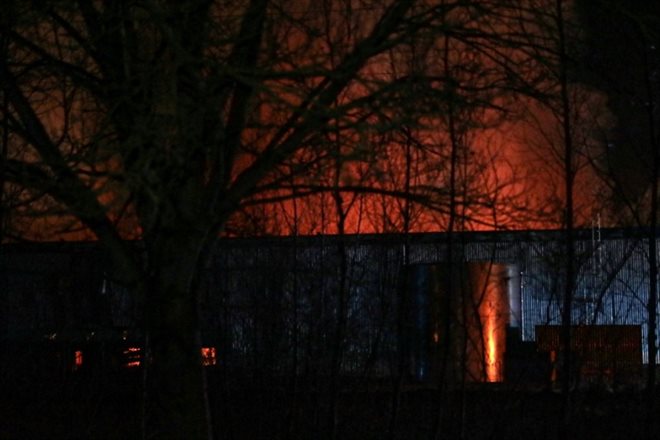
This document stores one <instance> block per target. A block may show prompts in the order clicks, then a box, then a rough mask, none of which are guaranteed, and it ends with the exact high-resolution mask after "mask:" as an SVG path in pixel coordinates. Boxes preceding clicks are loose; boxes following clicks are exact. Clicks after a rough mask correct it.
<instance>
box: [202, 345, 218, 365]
mask: <svg viewBox="0 0 660 440" xmlns="http://www.w3.org/2000/svg"><path fill="white" fill-rule="evenodd" d="M217 363H218V359H217V357H216V351H215V347H202V365H204V366H205V367H208V366H211V365H216V364H217Z"/></svg>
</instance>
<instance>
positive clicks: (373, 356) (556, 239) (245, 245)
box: [0, 228, 649, 383]
mask: <svg viewBox="0 0 660 440" xmlns="http://www.w3.org/2000/svg"><path fill="white" fill-rule="evenodd" d="M562 240H563V235H562V232H561V231H511V232H464V233H456V234H452V235H451V236H449V235H447V234H442V233H437V234H398V235H397V234H390V235H351V236H343V237H340V236H313V237H271V238H263V237H262V238H249V239H248V238H245V239H220V240H219V241H218V244H217V247H216V249H215V252H214V254H213V256H212V259H211V262H210V264H209V265H208V267H207V269H206V271H205V273H204V277H203V282H202V283H201V286H200V288H201V289H202V292H201V298H202V304H201V314H202V322H203V345H204V347H205V352H204V354H205V359H206V360H205V363H206V364H207V365H224V366H225V367H227V368H229V369H233V370H240V371H261V372H265V373H268V374H273V375H277V374H289V373H290V372H291V371H295V372H296V374H300V375H310V374H324V372H327V371H328V369H329V366H328V365H329V364H330V363H331V362H332V359H333V356H334V359H337V355H338V354H339V355H340V357H339V358H340V359H341V369H342V372H343V373H344V374H346V375H367V376H372V377H385V376H392V375H396V374H397V371H401V369H402V368H403V369H405V372H406V376H407V377H409V378H410V380H411V381H416V382H422V383H423V382H425V381H434V380H437V378H438V377H439V375H440V374H442V376H443V377H450V378H456V379H459V378H461V379H465V380H466V381H468V382H507V381H518V380H527V379H529V380H536V381H538V380H545V379H548V380H552V379H553V378H554V377H555V375H556V368H557V365H558V364H559V363H560V359H559V360H558V357H559V358H560V357H561V354H560V352H561V349H562V347H561V344H560V343H559V342H558V341H559V339H558V336H557V335H558V330H557V329H558V327H557V326H558V325H560V324H561V313H560V309H561V307H560V306H561V304H562V298H563V297H562V295H563V283H564V278H563V275H562V274H563V273H564V267H565V260H564V258H563V256H564V255H565V252H564V250H563V245H562V243H563V241H562ZM138 245H139V244H138ZM576 251H577V253H576V255H577V259H576V262H575V264H576V269H577V280H576V289H575V291H574V294H573V310H572V324H573V325H574V326H575V330H574V334H575V335H576V336H575V337H574V340H575V341H578V342H576V344H577V345H575V346H573V347H572V349H573V350H574V351H575V352H576V353H577V352H580V355H579V356H576V359H578V360H581V361H579V362H582V361H583V365H581V366H580V368H582V374H583V375H585V377H586V376H592V377H593V376H598V377H602V376H606V380H607V381H610V382H612V381H617V380H619V379H618V378H624V379H625V381H627V382H630V378H631V377H637V376H639V374H640V371H641V366H642V364H643V363H644V362H647V361H648V359H647V351H648V350H647V331H648V329H647V322H648V319H647V316H648V314H647V310H646V303H647V297H648V285H649V282H648V272H649V271H648V262H647V258H646V255H647V243H646V239H645V235H644V231H642V230H637V229H635V230H631V229H602V230H601V229H597V228H595V229H584V230H579V231H577V232H576ZM342 265H344V267H343V268H342V267H341V266H342ZM0 291H2V292H3V294H2V295H1V296H0V322H2V327H1V328H0V337H1V338H2V341H3V347H4V350H3V360H4V365H7V364H20V363H21V362H23V363H25V362H28V363H32V364H33V363H35V362H40V363H43V364H45V365H42V366H41V367H40V368H44V369H46V370H48V369H51V368H52V369H58V368H59V369H62V368H64V369H69V370H70V369H74V370H75V369H80V368H87V367H88V366H89V365H96V366H97V367H98V366H102V367H103V368H125V367H130V366H136V365H139V364H140V352H139V350H140V344H141V340H142V335H141V331H140V316H141V312H140V307H141V306H140V304H139V303H138V302H137V301H136V299H135V298H134V297H133V296H132V295H131V293H130V292H129V291H128V290H127V289H126V288H124V287H122V286H121V285H119V284H117V283H116V282H113V276H112V274H111V273H109V272H108V265H107V261H106V259H105V258H104V256H103V253H102V251H101V250H100V249H99V248H98V246H97V245H96V244H95V243H32V244H6V245H3V246H2V247H0ZM53 347H55V349H54V348H53ZM100 347H106V348H107V347H113V349H112V350H108V349H103V350H102V349H100ZM603 347H605V348H603ZM621 347H624V348H621ZM113 350H114V351H113ZM595 351H599V352H601V353H604V352H607V353H610V354H609V355H601V356H600V357H599V356H596V355H594V354H593V353H592V352H595ZM27 353H30V354H27ZM44 353H50V354H49V355H48V356H46V355H45V354H44ZM621 353H623V354H621ZM619 354H620V355H619ZM608 356H609V357H608ZM54 364H56V365H54ZM619 373H621V374H619Z"/></svg>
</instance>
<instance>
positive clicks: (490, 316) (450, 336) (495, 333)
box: [408, 262, 520, 382]
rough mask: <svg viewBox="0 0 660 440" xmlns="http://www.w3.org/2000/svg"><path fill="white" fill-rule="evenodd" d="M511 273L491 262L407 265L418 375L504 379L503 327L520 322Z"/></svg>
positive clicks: (414, 362) (412, 350)
mask: <svg viewBox="0 0 660 440" xmlns="http://www.w3.org/2000/svg"><path fill="white" fill-rule="evenodd" d="M515 271H516V269H515V268H511V267H509V266H507V265H505V264H495V263H489V262H469V263H461V264H456V265H453V266H450V265H448V264H432V265H413V266H410V267H409V268H408V276H409V282H408V288H409V293H410V296H409V298H411V300H412V303H411V307H410V315H409V318H410V321H411V325H409V326H408V328H409V335H408V341H409V342H408V347H410V367H411V373H412V374H413V375H414V376H415V377H416V378H417V379H419V380H425V379H429V378H432V377H438V376H439V375H440V374H442V373H443V372H444V377H445V378H446V379H449V380H450V381H453V380H461V379H462V378H465V380H467V381H469V382H499V381H502V380H503V379H504V352H505V350H506V328H507V325H513V324H515V325H518V324H517V323H518V322H519V318H517V320H516V316H518V317H519V316H520V313H519V310H520V308H519V307H518V308H517V310H518V312H517V313H516V312H513V313H512V310H513V309H514V305H515V303H519V297H520V295H519V293H520V290H519V289H518V290H517V291H516V290H515V289H514V290H513V292H511V284H515V282H512V281H511V276H510V275H511V273H512V272H515ZM516 292H517V293H516ZM516 294H517V295H518V296H517V298H516V296H515V295H516ZM512 303H513V304H512Z"/></svg>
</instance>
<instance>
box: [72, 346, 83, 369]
mask: <svg viewBox="0 0 660 440" xmlns="http://www.w3.org/2000/svg"><path fill="white" fill-rule="evenodd" d="M82 365H83V352H82V350H76V351H75V352H74V354H73V370H74V371H76V370H78V369H79V368H80V367H82Z"/></svg>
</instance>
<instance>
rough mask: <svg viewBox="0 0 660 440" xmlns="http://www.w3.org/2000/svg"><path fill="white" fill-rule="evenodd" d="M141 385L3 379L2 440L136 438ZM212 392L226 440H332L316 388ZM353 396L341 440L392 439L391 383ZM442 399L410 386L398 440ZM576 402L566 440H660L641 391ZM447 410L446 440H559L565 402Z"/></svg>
mask: <svg viewBox="0 0 660 440" xmlns="http://www.w3.org/2000/svg"><path fill="white" fill-rule="evenodd" d="M140 382H141V375H140V372H139V371H130V372H121V373H113V374H105V375H92V374H70V375H67V376H61V377H53V378H50V379H49V380H39V381H36V380H31V379H29V375H28V374H25V375H23V376H22V377H14V378H3V380H2V390H1V392H2V393H1V397H0V398H1V400H0V438H2V439H44V438H46V439H63V438H90V439H131V438H139V437H140V417H139V414H140V403H139V402H140ZM209 383H210V388H211V390H212V391H213V394H212V396H211V397H212V399H211V400H212V410H213V413H214V417H215V420H214V423H215V429H216V431H217V433H218V434H220V435H218V438H220V439H236V440H238V439H250V440H252V439H264V440H266V439H285V438H289V439H294V438H295V439H298V438H299V439H322V438H323V434H324V433H325V432H327V426H328V425H327V421H328V411H327V408H328V405H327V402H328V393H327V392H326V391H320V392H313V391H310V390H313V388H314V387H313V386H312V385H311V384H302V383H300V384H298V385H297V387H298V389H300V390H301V391H300V392H299V393H297V394H296V399H295V403H294V400H293V399H292V398H291V394H290V393H287V392H285V391H283V390H285V389H287V387H285V386H282V387H277V386H254V384H259V383H267V382H266V381H260V380H253V379H252V380H249V381H246V383H249V384H250V385H251V386H250V387H248V386H240V385H237V384H231V385H230V386H223V384H224V383H225V382H223V381H222V380H221V375H220V374H218V373H217V372H216V373H213V372H211V375H210V378H209ZM346 388H347V390H348V391H345V392H343V393H342V394H341V396H340V404H339V414H338V421H339V424H338V436H337V438H338V439H351V440H352V439H356V440H357V439H360V440H363V439H382V438H387V433H388V426H389V421H390V407H391V393H390V390H391V384H390V383H381V384H374V383H371V384H366V383H363V382H356V383H354V384H352V385H350V384H349V385H347V387H346ZM437 396H438V394H437V392H436V391H434V390H433V389H430V388H422V387H419V386H417V387H408V388H407V389H406V390H405V392H403V393H402V395H401V401H400V408H401V411H400V415H399V418H398V420H397V424H396V431H395V434H396V435H395V437H394V438H397V439H427V438H429V433H430V431H431V426H432V420H433V418H434V414H436V408H437V405H436V403H437V401H438V399H437ZM573 398H574V401H573V406H572V408H573V411H572V417H571V425H570V430H569V432H570V435H569V437H568V438H574V439H592V438H593V439H599V440H603V439H627V440H628V439H631V440H632V439H638V438H649V439H651V438H660V435H659V434H660V432H658V431H647V430H646V428H647V426H648V424H647V419H648V411H646V409H645V406H644V402H643V401H642V398H641V394H640V393H639V392H635V391H627V392H621V393H609V392H606V391H604V390H591V391H581V392H579V393H575V394H574V395H573ZM443 401H444V402H445V403H446V405H445V408H448V410H446V411H445V412H444V413H443V414H444V418H443V434H444V435H443V436H442V438H461V437H462V438H464V439H525V440H530V439H534V440H536V439H555V438H560V435H559V426H560V424H559V423H558V422H559V420H560V419H561V418H560V408H561V401H562V398H561V395H559V394H557V393H553V392H550V391H545V390H535V391H532V390H512V389H507V388H505V387H503V386H498V387H487V386H478V387H473V388H470V389H466V390H465V392H464V393H461V392H458V391H457V392H455V393H453V394H452V396H451V398H449V397H446V395H445V399H444V400H443ZM292 414H295V418H294V417H292V416H291V415H292ZM461 419H462V420H464V422H463V423H461ZM461 431H462V435H461Z"/></svg>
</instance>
